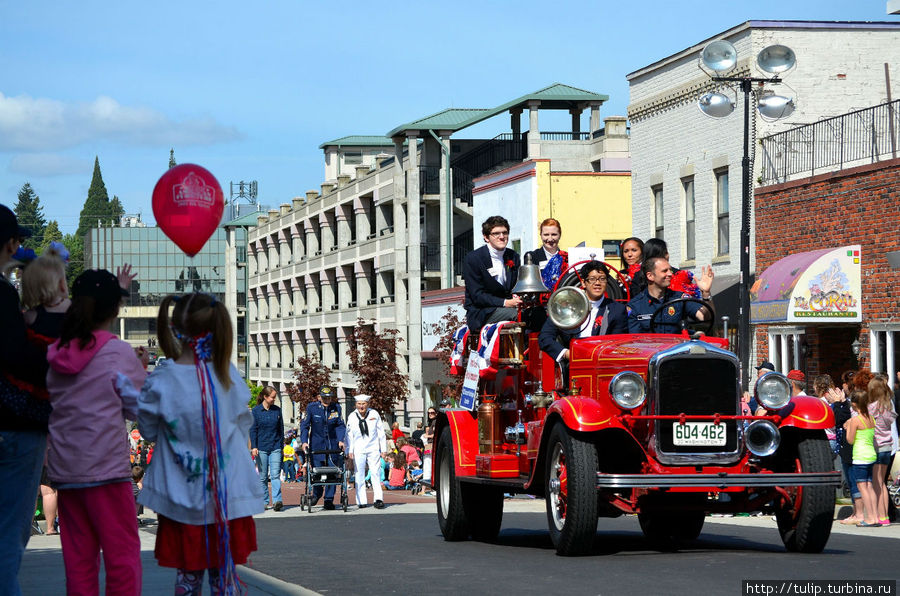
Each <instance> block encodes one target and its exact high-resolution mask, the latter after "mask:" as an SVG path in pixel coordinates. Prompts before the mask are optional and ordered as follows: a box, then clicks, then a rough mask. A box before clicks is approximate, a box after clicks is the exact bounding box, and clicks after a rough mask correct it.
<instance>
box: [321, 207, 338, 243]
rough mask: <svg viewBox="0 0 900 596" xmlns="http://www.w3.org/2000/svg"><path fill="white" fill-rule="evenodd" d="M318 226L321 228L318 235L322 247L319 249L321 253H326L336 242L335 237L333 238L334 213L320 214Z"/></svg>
mask: <svg viewBox="0 0 900 596" xmlns="http://www.w3.org/2000/svg"><path fill="white" fill-rule="evenodd" d="M329 216H330V217H329ZM319 226H321V232H320V234H321V238H322V240H321V242H322V246H321V247H320V248H321V250H322V252H323V253H327V252H329V251H330V250H331V249H332V248H334V245H335V244H336V241H337V237H336V236H335V226H334V212H330V213H322V214H320V215H319Z"/></svg>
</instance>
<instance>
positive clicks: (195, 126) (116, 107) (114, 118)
mask: <svg viewBox="0 0 900 596" xmlns="http://www.w3.org/2000/svg"><path fill="white" fill-rule="evenodd" d="M240 138H242V135H241V133H240V132H239V131H238V130H237V129H235V128H234V127H231V126H225V125H222V124H219V123H217V122H216V121H215V120H214V119H212V118H193V119H188V120H184V121H181V122H176V121H174V120H172V119H170V118H169V117H168V116H166V115H165V114H163V113H162V112H159V111H157V110H154V109H151V108H147V107H141V106H138V107H131V106H123V105H121V104H120V103H119V102H117V101H116V100H115V99H113V98H111V97H106V96H100V97H98V98H97V99H95V100H94V101H92V102H89V103H65V102H62V101H59V100H55V99H45V98H33V97H29V96H27V95H19V96H17V97H7V96H5V95H3V93H0V150H6V151H48V150H57V149H63V148H67V147H74V146H77V145H80V144H82V143H88V142H97V141H114V142H118V143H121V144H123V145H141V146H165V147H169V146H187V145H213V144H216V143H223V142H228V141H233V140H237V139H240Z"/></svg>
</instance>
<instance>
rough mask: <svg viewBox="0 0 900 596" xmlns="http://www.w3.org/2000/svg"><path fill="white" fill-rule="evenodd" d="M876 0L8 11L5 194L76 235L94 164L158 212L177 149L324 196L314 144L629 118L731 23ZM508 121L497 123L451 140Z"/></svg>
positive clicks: (1, 52) (3, 57) (84, 6)
mask: <svg viewBox="0 0 900 596" xmlns="http://www.w3.org/2000/svg"><path fill="white" fill-rule="evenodd" d="M714 4H717V5H718V7H719V8H718V10H715V11H713V10H709V9H708V8H706V7H709V6H712V5H714ZM885 5H886V2H885V1H884V0H868V1H866V2H847V1H846V0H817V1H812V0H791V1H789V2H786V1H784V0H778V1H773V0H757V1H755V2H753V3H747V2H718V3H711V2H694V1H687V0H683V1H680V2H679V1H675V2H673V1H672V0H668V1H661V0H645V1H644V2H585V1H582V2H570V1H568V0H557V1H556V2H552V3H551V2H536V1H529V0H526V1H518V2H484V1H481V2H471V1H469V0H462V1H457V2H451V3H448V2H443V3H437V2H429V1H427V0H426V1H424V2H423V1H421V0H420V1H419V2H407V1H405V0H397V1H394V2H383V3H373V2H366V3H356V2H352V1H351V2H339V3H334V2H313V1H303V0H293V1H281V0H271V1H264V2H255V3H251V2H232V1H231V0H222V1H219V2H207V1H198V0H193V1H188V2H184V1H182V2H169V1H167V0H159V1H157V2H153V3H133V2H119V3H113V2H97V1H92V0H83V1H81V2H62V1H60V0H57V1H56V2H45V1H41V0H30V1H28V2H12V1H10V0H0V193H2V194H0V197H2V198H0V202H2V203H4V204H6V205H9V206H12V205H13V204H14V203H15V201H16V193H17V191H18V190H19V188H21V186H22V184H24V183H25V182H30V183H31V185H32V186H33V187H34V189H35V190H36V192H37V193H38V195H39V196H40V197H41V203H42V205H43V206H44V213H45V215H46V216H47V218H48V219H56V220H58V221H59V223H60V226H61V227H62V229H63V231H64V232H72V231H74V229H75V228H76V227H77V223H78V213H79V211H80V209H81V206H82V204H83V203H84V199H85V197H86V196H87V188H88V186H89V184H90V180H91V171H92V166H93V160H94V156H95V155H96V156H99V158H100V166H101V169H102V172H103V178H104V181H105V182H106V187H107V189H108V191H109V194H110V196H112V195H118V196H119V198H120V200H121V201H122V203H123V205H124V206H125V209H126V211H128V212H129V213H137V212H140V213H142V215H143V217H144V219H145V221H152V219H153V217H152V211H151V208H150V194H151V192H152V190H153V186H154V184H155V183H156V180H157V179H158V178H159V176H160V175H162V173H163V172H164V171H165V169H166V165H167V161H168V156H169V148H170V147H174V149H175V158H176V160H177V161H178V162H179V163H185V162H193V163H198V164H201V165H203V166H204V167H206V168H208V169H209V170H210V171H212V172H213V174H215V175H216V177H217V178H218V179H219V182H220V183H221V184H222V186H223V188H224V190H225V194H226V197H227V196H228V183H229V182H230V181H235V182H236V181H239V180H257V181H258V183H259V193H260V200H261V202H263V203H266V204H271V205H277V204H279V203H283V202H289V201H290V199H291V198H293V197H294V196H299V195H302V194H303V193H305V191H306V190H309V189H318V187H319V184H321V183H322V182H323V180H322V178H323V174H324V167H323V163H324V162H323V156H322V152H321V150H319V149H318V146H319V145H320V144H321V143H322V142H325V141H328V140H331V139H335V138H338V137H341V136H344V135H348V134H385V133H387V132H388V131H389V130H391V129H392V128H394V127H395V126H397V125H399V124H402V123H404V122H408V121H410V120H413V119H416V118H418V117H421V116H424V115H427V114H431V113H433V112H436V111H439V110H441V109H443V108H446V107H450V106H453V107H479V108H486V107H494V106H497V105H499V104H501V103H504V102H506V101H507V100H510V99H514V98H516V97H518V96H520V95H524V94H525V93H528V92H531V91H534V90H537V89H540V88H542V87H544V86H546V85H548V84H551V83H553V82H562V83H566V84H569V85H573V86H576V87H581V88H584V89H588V90H591V91H596V92H599V93H605V94H607V95H609V96H610V99H609V102H607V103H606V104H605V105H604V106H603V108H602V111H601V115H602V116H609V115H614V114H616V115H625V113H626V107H627V105H628V85H627V83H626V81H625V75H626V74H627V73H629V72H631V71H633V70H636V69H638V68H640V67H642V66H645V65H647V64H650V63H652V62H654V61H656V60H659V59H661V58H663V57H665V56H668V55H670V54H673V53H675V52H678V51H680V50H682V49H684V48H685V47H687V46H690V45H692V44H693V43H696V42H698V41H700V40H702V39H705V38H708V37H711V36H714V35H716V34H717V33H720V32H722V31H724V30H726V29H728V28H730V27H732V26H734V25H737V24H738V23H741V22H743V21H746V20H750V19H801V20H803V19H808V20H859V21H890V20H897V19H898V17H896V16H888V15H886V14H885ZM801 58H802V57H801ZM542 118H543V116H542ZM585 118H586V115H585ZM525 124H527V123H525ZM564 124H565V122H564V121H562V122H560V124H559V125H560V126H564ZM508 127H509V119H508V117H506V116H500V117H497V118H494V119H491V120H490V121H488V122H487V123H485V124H482V125H480V126H479V127H477V129H473V131H472V134H466V132H467V131H464V132H463V133H461V135H460V136H461V137H466V136H470V137H473V136H474V137H477V136H484V137H491V136H494V135H495V134H499V133H500V132H506V131H507V130H508ZM541 128H542V129H544V130H551V129H553V121H549V122H547V121H545V120H543V119H542V122H541ZM475 133H480V134H475Z"/></svg>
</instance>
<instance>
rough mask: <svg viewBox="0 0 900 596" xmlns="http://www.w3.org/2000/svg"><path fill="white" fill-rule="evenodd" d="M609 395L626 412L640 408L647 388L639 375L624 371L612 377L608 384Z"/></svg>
mask: <svg viewBox="0 0 900 596" xmlns="http://www.w3.org/2000/svg"><path fill="white" fill-rule="evenodd" d="M609 395H610V396H611V397H612V398H613V400H614V401H615V402H616V403H617V404H619V407H621V408H624V409H626V410H633V409H634V408H637V407H640V406H641V404H643V403H644V399H646V398H647V386H646V385H645V384H644V379H642V378H641V375H639V374H637V373H636V372H632V371H630V370H625V371H622V372H620V373H619V374H617V375H616V376H614V377H613V379H612V381H610V382H609Z"/></svg>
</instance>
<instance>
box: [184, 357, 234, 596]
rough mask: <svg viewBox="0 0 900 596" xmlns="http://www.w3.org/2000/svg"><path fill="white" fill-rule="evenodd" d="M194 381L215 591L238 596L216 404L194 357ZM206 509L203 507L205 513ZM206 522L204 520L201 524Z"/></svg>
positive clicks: (205, 370) (203, 367)
mask: <svg viewBox="0 0 900 596" xmlns="http://www.w3.org/2000/svg"><path fill="white" fill-rule="evenodd" d="M194 362H195V365H196V370H197V378H198V381H199V382H200V398H201V404H202V410H203V431H204V436H205V439H206V441H205V446H204V451H205V452H206V453H205V457H204V459H205V460H206V461H207V463H208V466H207V483H206V484H205V485H204V503H206V502H208V497H210V496H211V497H212V503H213V512H214V515H215V525H216V542H217V544H218V547H219V549H218V550H219V555H220V563H221V565H220V567H219V576H218V577H217V578H216V580H215V581H216V585H217V591H218V592H220V593H223V594H240V593H241V591H242V587H245V586H244V583H243V581H241V579H240V577H239V576H238V574H237V568H236V566H235V563H234V558H233V556H232V554H231V532H230V529H229V527H228V480H227V476H226V474H225V472H224V468H225V454H224V450H223V449H222V440H221V435H220V433H219V403H218V395H217V394H216V390H215V384H214V383H213V379H212V373H211V372H210V370H209V365H208V364H207V362H206V361H205V360H204V359H202V358H200V357H199V355H198V354H196V353H195V355H194ZM205 510H206V509H205V508H204V511H205ZM205 521H206V520H205V519H204V522H205ZM204 534H205V537H206V547H207V548H206V552H207V560H208V558H209V552H210V551H209V535H208V533H206V532H204Z"/></svg>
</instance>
